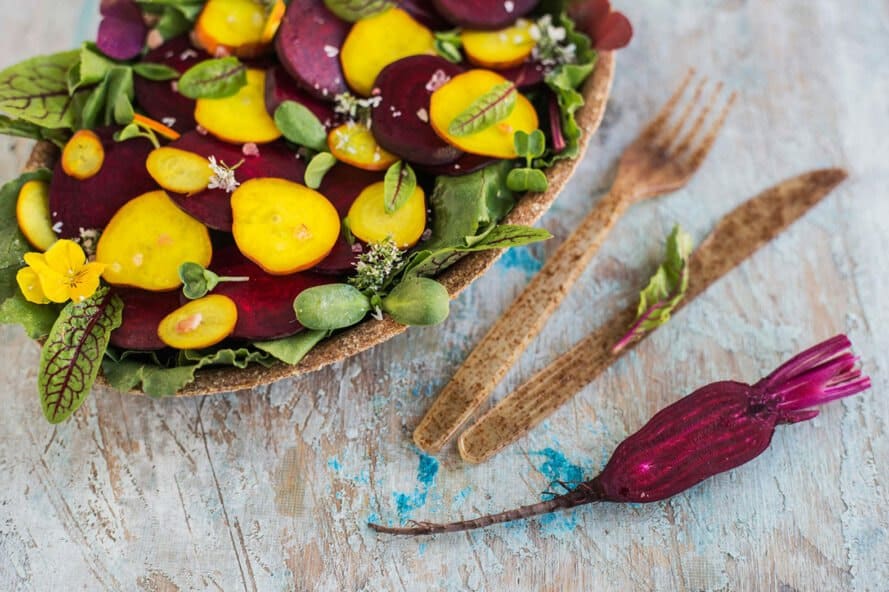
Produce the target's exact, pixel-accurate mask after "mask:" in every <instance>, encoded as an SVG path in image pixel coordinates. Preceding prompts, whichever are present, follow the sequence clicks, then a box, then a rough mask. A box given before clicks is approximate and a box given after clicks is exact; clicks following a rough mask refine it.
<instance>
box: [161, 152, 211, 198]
mask: <svg viewBox="0 0 889 592" xmlns="http://www.w3.org/2000/svg"><path fill="white" fill-rule="evenodd" d="M145 168H146V169H148V174H149V175H151V178H152V179H154V180H155V181H157V184H158V185H160V186H161V187H163V188H164V189H166V190H167V191H172V192H174V193H186V194H188V193H196V192H198V191H202V190H204V189H206V188H207V185H209V183H210V177H212V176H213V171H212V170H211V169H210V163H209V162H208V161H207V159H206V158H204V157H203V156H201V155H199V154H195V153H194V152H189V151H187V150H180V149H179V148H168V147H166V146H165V147H162V148H155V149H154V150H152V151H151V153H150V154H149V155H148V158H147V159H146V161H145Z"/></svg>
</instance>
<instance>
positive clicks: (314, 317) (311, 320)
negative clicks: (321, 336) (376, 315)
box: [293, 284, 370, 331]
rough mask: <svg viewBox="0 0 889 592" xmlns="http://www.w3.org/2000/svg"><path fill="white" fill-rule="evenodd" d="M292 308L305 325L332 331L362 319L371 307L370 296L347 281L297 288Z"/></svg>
mask: <svg viewBox="0 0 889 592" xmlns="http://www.w3.org/2000/svg"><path fill="white" fill-rule="evenodd" d="M293 309H294V311H295V312H296V318H297V320H298V321H299V322H300V324H301V325H303V326H304V327H307V328H309V329H314V330H316V331H331V330H334V329H343V328H345V327H351V326H352V325H354V324H356V323H359V322H361V319H363V318H364V317H365V316H366V315H367V313H368V312H369V311H370V300H368V298H367V296H365V295H364V294H362V293H361V292H360V291H359V290H358V289H357V288H354V287H352V286H350V285H349V284H325V285H323V286H315V287H313V288H309V289H308V290H303V291H302V292H300V293H299V295H298V296H297V297H296V300H294V301H293Z"/></svg>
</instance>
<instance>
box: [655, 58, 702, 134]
mask: <svg viewBox="0 0 889 592" xmlns="http://www.w3.org/2000/svg"><path fill="white" fill-rule="evenodd" d="M706 84H707V77H706V76H704V78H703V79H701V81H700V82H699V83H698V86H697V87H696V88H695V92H694V94H693V95H692V97H691V100H690V101H689V102H688V104H687V105H686V106H685V109H683V110H682V114H681V115H680V116H679V120H678V121H677V122H676V124H675V125H674V126H673V127H672V128H670V131H668V132H667V133H666V134H664V135H663V137H662V140H661V146H660V147H661V148H662V149H663V150H667V148H669V147H670V144H671V143H672V141H673V140H675V139H676V138H678V137H679V132H681V131H682V128H684V127H685V124H686V122H688V118H689V117H691V114H692V112H693V111H694V108H695V106H696V105H697V103H698V101H699V100H701V95H702V94H703V93H704V86H705V85H706Z"/></svg>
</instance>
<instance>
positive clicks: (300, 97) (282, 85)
mask: <svg viewBox="0 0 889 592" xmlns="http://www.w3.org/2000/svg"><path fill="white" fill-rule="evenodd" d="M284 101H296V102H297V103H300V104H301V105H303V106H305V107H306V108H307V109H308V110H309V111H311V112H312V113H314V114H315V117H317V118H318V119H319V120H320V121H321V123H323V124H324V127H326V128H327V129H328V130H330V129H333V128H334V127H336V125H337V117H336V113H334V111H333V103H329V102H326V101H322V100H320V99H318V98H317V97H314V96H312V95H310V94H309V93H308V92H306V91H305V90H303V89H302V88H301V87H300V86H299V85H298V84H297V83H296V80H294V79H293V77H292V76H291V75H290V74H288V73H287V70H285V69H284V68H282V67H281V66H273V67H272V68H269V69H268V70H267V71H266V75H265V108H266V110H267V111H268V112H269V114H271V115H274V114H275V110H276V109H277V108H278V106H279V105H280V104H281V103H283V102H284Z"/></svg>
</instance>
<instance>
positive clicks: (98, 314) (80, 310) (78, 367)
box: [37, 288, 123, 423]
mask: <svg viewBox="0 0 889 592" xmlns="http://www.w3.org/2000/svg"><path fill="white" fill-rule="evenodd" d="M122 314H123V302H122V301H121V300H120V298H118V297H117V296H116V295H114V294H112V293H111V291H110V290H109V289H108V288H99V290H97V291H96V293H95V294H93V295H92V296H90V297H89V298H87V299H86V300H84V301H82V302H69V303H68V304H67V305H66V306H65V308H63V309H62V312H61V314H59V318H58V319H56V322H55V324H54V325H53V327H52V330H51V331H50V333H49V337H48V338H47V340H46V343H45V344H44V346H43V351H42V352H41V354H40V368H39V370H38V374H37V386H38V389H39V392H40V402H41V405H42V407H43V415H44V416H45V417H46V419H47V420H49V422H50V423H60V422H62V421H65V420H66V419H68V418H69V417H70V416H71V414H72V413H74V412H75V411H77V409H78V408H79V407H80V406H81V405H82V404H83V401H84V400H85V399H86V396H87V395H88V394H89V392H90V389H91V388H92V386H93V382H95V380H96V375H98V373H99V369H100V367H101V363H102V358H103V356H104V355H105V350H106V349H107V347H108V340H109V339H110V338H111V332H112V331H113V330H114V329H116V328H117V327H119V326H120V323H121V318H122Z"/></svg>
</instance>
